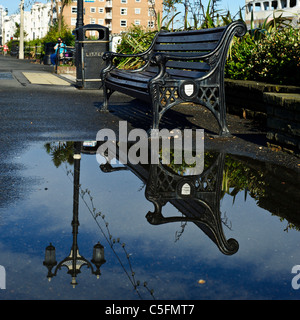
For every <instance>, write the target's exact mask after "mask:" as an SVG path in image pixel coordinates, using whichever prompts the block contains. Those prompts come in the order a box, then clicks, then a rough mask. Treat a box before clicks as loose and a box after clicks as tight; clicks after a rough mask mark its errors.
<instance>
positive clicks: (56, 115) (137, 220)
mask: <svg viewBox="0 0 300 320" xmlns="http://www.w3.org/2000/svg"><path fill="white" fill-rule="evenodd" d="M52 70H53V68H52V67H50V66H43V65H38V64H32V63H29V62H28V61H19V60H16V59H13V58H10V57H3V56H0V98H1V100H0V127H1V135H0V163H1V166H0V168H1V169H0V170H1V172H0V174H1V180H0V191H1V193H0V230H1V231H0V265H1V266H4V267H5V269H6V277H7V279H6V289H5V290H0V299H3V300H7V299H13V300H15V299H102V300H106V299H112V300H115V299H116V300H123V299H124V300H139V299H153V298H155V299H167V300H169V299H174V300H176V299H181V300H201V299H299V290H296V289H294V288H293V287H292V279H293V275H292V273H291V270H292V267H293V266H294V265H298V264H300V254H299V226H300V223H299V169H300V166H299V163H300V161H299V158H298V157H297V156H296V155H293V154H287V153H283V152H281V151H279V152H275V151H273V150H271V149H269V148H268V147H267V143H266V142H267V141H266V138H265V132H264V129H263V128H261V127H260V126H259V124H256V123H253V122H252V121H250V120H245V119H240V118H239V117H237V116H233V115H228V124H229V129H230V131H231V133H232V134H233V137H232V138H227V139H225V138H218V137H216V136H215V135H216V133H217V130H218V128H217V123H216V121H215V119H214V118H213V117H212V115H211V114H210V113H209V112H208V111H205V110H202V109H199V108H196V107H193V106H191V107H189V108H186V106H179V107H177V108H174V110H170V111H168V112H167V114H166V117H165V119H164V120H163V126H164V127H167V128H170V129H173V128H178V129H183V128H194V129H195V128H204V129H205V150H206V151H207V152H208V153H207V155H206V159H208V160H207V161H208V162H207V163H206V170H208V169H209V168H211V167H212V168H217V167H218V168H220V165H221V164H222V163H223V165H224V167H222V168H223V171H222V172H224V175H223V174H222V177H220V176H218V174H217V172H216V171H214V170H217V169H214V170H212V171H211V172H212V176H210V178H209V179H210V180H209V182H207V181H208V180H205V181H206V183H208V184H210V183H212V182H211V181H216V178H213V177H218V179H219V180H218V181H219V182H218V183H221V182H220V181H223V182H222V188H221V189H222V190H223V191H222V193H220V191H221V189H220V188H219V189H218V191H219V193H215V197H216V198H215V202H214V206H213V207H214V208H215V210H212V211H214V212H216V210H217V209H216V208H218V203H219V202H220V209H219V211H218V210H217V212H220V213H221V218H222V219H221V226H222V228H221V229H222V230H223V231H222V230H221V231H222V232H224V234H225V239H226V241H227V240H228V239H229V238H233V239H235V240H236V241H237V242H238V244H239V245H238V250H237V251H236V252H234V253H233V252H230V254H228V252H226V250H229V251H230V250H231V249H232V248H230V246H229V247H228V245H227V244H226V243H227V242H226V241H225V242H224V238H222V236H221V240H220V241H221V245H220V244H219V243H220V242H218V240H216V239H218V237H216V235H215V234H216V232H215V231H214V230H211V229H210V228H207V222H206V221H203V220H201V219H202V216H203V215H204V214H202V216H201V217H200V218H201V219H200V218H199V216H197V214H196V213H195V210H196V209H197V208H198V207H197V206H198V204H195V203H198V202H197V201H196V200H195V199H194V198H193V199H189V198H188V199H183V200H184V201H179V200H178V199H169V200H168V201H167V202H166V205H165V206H164V207H163V215H164V216H170V217H174V216H176V217H178V216H179V217H182V216H184V217H188V218H189V219H192V220H193V221H190V222H186V221H185V220H184V219H182V221H179V220H177V221H176V222H173V223H162V222H165V220H162V219H163V218H162V217H161V215H160V214H157V215H154V216H153V215H151V212H152V213H153V212H155V210H154V208H157V205H156V202H155V201H154V202H153V199H154V198H153V197H154V196H153V194H152V195H151V194H149V193H147V192H146V190H148V191H149V188H147V185H148V186H149V185H151V184H150V182H149V179H150V178H151V172H153V168H152V169H151V167H149V166H130V165H127V166H124V165H117V167H118V166H119V167H122V168H124V169H122V170H120V168H119V169H115V170H111V168H109V167H107V166H102V169H101V167H99V163H98V162H97V159H96V156H95V154H94V153H92V154H90V153H89V152H83V151H84V150H81V151H82V152H81V160H80V183H81V185H80V187H79V189H78V192H80V197H79V208H78V211H77V212H79V216H78V219H79V222H80V226H79V232H78V237H79V238H78V239H77V240H78V245H79V252H80V254H82V255H83V256H85V257H86V258H89V259H91V257H92V252H93V246H94V245H95V244H96V243H97V242H98V241H100V243H101V244H102V245H103V246H104V249H105V260H106V262H105V263H104V264H103V265H102V266H101V267H100V269H101V276H100V278H99V279H96V276H95V275H92V273H91V272H90V269H86V266H83V267H82V269H81V273H80V274H79V275H78V276H77V282H78V285H76V288H75V289H73V288H72V286H71V285H70V282H71V276H70V274H67V272H66V271H67V269H66V267H64V268H62V269H61V270H60V271H58V272H57V275H56V276H53V277H52V279H51V282H48V280H47V273H48V271H47V268H46V267H45V265H43V261H44V259H45V249H46V247H47V246H48V245H49V243H50V242H51V243H52V244H53V245H54V246H55V248H56V259H57V263H59V261H62V260H63V259H64V258H65V257H67V256H68V255H69V254H70V250H71V248H72V240H73V242H74V237H73V235H74V229H73V227H74V225H75V224H73V225H71V221H76V219H74V192H75V189H76V188H75V187H74V184H73V179H74V174H75V171H74V160H72V159H73V153H74V144H73V141H86V140H95V138H96V134H97V132H98V131H99V130H100V129H103V128H110V129H112V130H114V132H116V133H118V131H119V121H127V124H128V130H130V129H132V128H141V129H145V130H147V129H149V127H150V125H151V115H150V112H149V110H148V108H147V106H146V105H144V104H143V103H141V102H140V101H138V100H133V99H132V98H130V97H127V96H125V95H121V94H118V93H116V94H114V95H113V96H112V97H111V102H110V104H111V108H110V110H111V112H110V113H108V114H103V113H100V112H99V108H100V106H101V102H102V92H101V90H99V91H98V90H79V89H76V88H75V86H74V83H73V82H72V81H71V80H70V78H67V77H65V78H64V77H58V78H59V79H60V80H62V81H63V82H61V84H53V83H48V82H47V81H45V77H46V78H47V74H48V75H51V77H50V78H52V79H53V77H57V76H56V75H53V74H52ZM29 73H30V74H31V75H29ZM38 74H41V75H43V76H40V77H39V76H38ZM45 74H46V75H45ZM33 76H34V80H33ZM58 141H65V143H64V147H63V148H62V149H63V152H61V154H60V153H58V154H57V153H54V150H56V149H55V147H57V145H58ZM68 144H70V145H68ZM60 151H61V150H60ZM211 154H217V155H218V156H219V157H221V158H222V157H223V158H222V159H223V160H222V161H221V160H220V161H221V162H218V166H215V167H214V159H215V158H214V157H212V156H211ZM209 159H211V160H209ZM98 160H99V159H98ZM103 161H104V160H103ZM104 163H105V161H104ZM224 168H225V169H224ZM205 172H208V171H205ZM226 172H227V175H226V174H225V173H226ZM160 177H161V175H160ZM201 177H202V176H201ZM201 177H198V178H197V179H198V180H197V181H193V185H197V188H200V187H199V186H200V185H201V183H202V182H201V181H202V180H201V179H202V178H203V177H202V178H201ZM226 177H227V178H228V179H229V180H226ZM206 178H207V176H206ZM166 179H167V180H166ZM166 179H163V181H169V182H170V180H168V179H170V178H166ZM220 179H221V180H220ZM222 179H223V180H222ZM150 180H151V179H150ZM224 181H227V182H228V181H229V182H228V189H226V192H224ZM215 183H216V182H215ZM230 183H231V184H230ZM162 185H164V183H162ZM203 185H204V184H203ZM215 185H216V184H215ZM198 191H199V193H197V195H200V194H201V196H203V192H204V191H205V190H200V189H199V190H198ZM206 191H207V190H206ZM206 191H205V192H206ZM201 192H202V193H201ZM205 192H204V193H205ZM91 198H92V199H91ZM149 199H150V200H149ZM216 199H219V200H220V201H219V202H218V201H217V202H216ZM151 200H152V201H151ZM200 200H201V201H202V202H203V201H206V199H204V198H201V199H200ZM201 201H200V202H201ZM207 201H208V200H207ZM190 207H191V208H190ZM195 208H196V209H195ZM196 211H197V212H198V213H199V212H200V213H201V212H202V211H201V210H200V209H197V210H196ZM149 212H150V215H149V214H148V215H147V213H149ZM156 213H157V212H156ZM195 215H196V216H195ZM103 216H104V217H103ZM197 219H198V220H197ZM199 219H200V220H199ZM209 219H212V217H208V220H209ZM213 219H215V215H214V218H213ZM175 220H176V219H175ZM186 220H188V219H186ZM149 221H150V222H149ZM157 221H159V222H161V223H162V224H157ZM215 221H217V220H215ZM133 222H134V223H133ZM151 222H152V223H151ZM155 222H156V224H155ZM219 224H220V219H219V220H218V222H215V225H219ZM72 231H73V234H72ZM218 232H219V234H220V228H219V227H218ZM222 232H221V233H222ZM222 239H223V240H222ZM222 241H223V242H222ZM222 243H223V244H222ZM224 243H225V244H224ZM123 244H125V246H123ZM233 247H234V246H233ZM53 270H54V268H53ZM53 270H52V271H53ZM48 275H49V274H48ZM0 280H1V279H0ZM152 289H153V291H152Z"/></svg>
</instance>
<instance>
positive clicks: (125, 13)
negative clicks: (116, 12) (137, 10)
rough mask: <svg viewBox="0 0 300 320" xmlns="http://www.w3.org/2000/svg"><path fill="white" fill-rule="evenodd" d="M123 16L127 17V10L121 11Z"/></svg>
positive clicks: (122, 9)
mask: <svg viewBox="0 0 300 320" xmlns="http://www.w3.org/2000/svg"><path fill="white" fill-rule="evenodd" d="M120 13H121V16H127V8H121V9H120Z"/></svg>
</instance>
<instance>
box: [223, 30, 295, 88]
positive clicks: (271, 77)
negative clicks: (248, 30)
mask: <svg viewBox="0 0 300 320" xmlns="http://www.w3.org/2000/svg"><path fill="white" fill-rule="evenodd" d="M225 76H226V77H228V78H231V79H238V80H255V81H262V82H268V83H274V84H286V85H299V83H300V30H299V29H293V28H292V27H286V28H283V29H279V30H273V31H272V32H270V33H267V32H266V33H265V35H264V36H263V37H261V38H259V39H258V40H256V39H255V37H253V35H251V34H247V35H246V36H245V37H244V38H242V39H239V40H237V41H235V42H234V44H233V46H232V48H231V52H230V56H229V58H228V60H227V63H226V71H225Z"/></svg>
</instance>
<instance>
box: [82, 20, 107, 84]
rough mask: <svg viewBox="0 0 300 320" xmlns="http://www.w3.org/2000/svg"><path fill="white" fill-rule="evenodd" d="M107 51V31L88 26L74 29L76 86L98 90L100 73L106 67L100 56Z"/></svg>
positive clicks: (98, 27) (96, 26) (103, 28)
mask: <svg viewBox="0 0 300 320" xmlns="http://www.w3.org/2000/svg"><path fill="white" fill-rule="evenodd" d="M108 50H109V29H108V28H106V27H103V26H100V25H97V24H88V25H85V26H82V27H80V28H77V29H76V85H77V87H80V88H83V89H100V88H101V79H100V72H101V70H102V69H103V68H104V67H105V66H106V62H105V61H103V59H102V55H103V53H104V52H106V51H108Z"/></svg>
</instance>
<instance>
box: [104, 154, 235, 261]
mask: <svg viewBox="0 0 300 320" xmlns="http://www.w3.org/2000/svg"><path fill="white" fill-rule="evenodd" d="M224 158H225V155H224V154H222V153H220V154H218V155H217V156H216V158H215V159H214V161H213V162H212V163H211V164H210V165H209V167H208V168H206V169H204V171H203V172H202V173H201V174H198V175H192V176H181V175H178V174H176V173H173V172H171V171H169V170H167V169H166V168H165V167H164V166H163V165H161V164H154V165H153V164H151V165H140V164H138V165H132V164H130V163H128V164H126V166H121V167H112V166H111V165H110V164H109V163H108V162H107V163H106V164H102V165H100V168H101V170H102V171H103V172H114V171H119V170H130V171H131V172H132V173H134V174H135V175H136V176H137V177H138V178H139V179H141V180H142V181H143V182H144V183H145V184H146V190H145V196H146V198H147V199H148V200H149V201H151V202H152V203H153V204H154V211H153V212H148V213H147V215H146V218H147V220H148V222H149V223H151V224H153V225H159V224H164V223H171V222H188V221H190V222H193V223H195V224H196V225H197V226H198V227H199V228H200V229H201V230H202V231H203V232H204V233H205V234H206V235H207V236H208V237H209V238H210V239H211V240H212V241H213V242H214V243H215V244H216V245H217V246H218V248H219V249H220V251H221V252H222V253H224V254H227V255H232V254H234V253H236V252H237V251H238V248H239V244H238V242H237V241H236V240H235V239H229V240H226V238H225V235H224V231H223V228H222V219H221V213H220V197H221V186H222V179H223V168H224ZM168 202H170V203H171V204H172V205H173V206H174V207H176V208H177V209H178V210H179V211H180V212H181V213H182V214H183V215H184V216H181V217H180V216H173V217H164V216H163V214H162V208H163V206H165V205H166V204H167V203H168Z"/></svg>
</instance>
